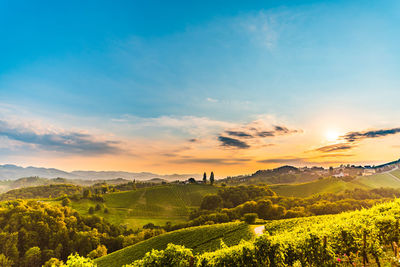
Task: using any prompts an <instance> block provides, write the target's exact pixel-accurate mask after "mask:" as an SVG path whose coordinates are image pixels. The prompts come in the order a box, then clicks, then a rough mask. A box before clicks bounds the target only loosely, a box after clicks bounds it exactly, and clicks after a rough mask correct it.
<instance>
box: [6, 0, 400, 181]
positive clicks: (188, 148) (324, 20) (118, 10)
mask: <svg viewBox="0 0 400 267" xmlns="http://www.w3.org/2000/svg"><path fill="white" fill-rule="evenodd" d="M94 5H96V8H95V9H94V8H93V6H94ZM399 14H400V3H398V2H397V1H385V2H382V1H371V2H369V3H368V4H365V3H364V2H363V1H353V2H348V1H274V2H264V1H252V2H251V3H243V2H242V1H231V2H230V3H229V5H226V3H224V2H223V1H203V2H201V3H187V2H180V1H174V2H168V3H166V2H163V1H148V2H146V3H139V2H136V1H132V2H131V1H116V2H113V3H110V2H107V1H96V2H95V1H87V2H84V3H82V2H80V1H69V2H68V3H55V2H47V1H39V2H35V3H31V2H29V1H15V2H12V3H5V2H3V3H0V22H1V23H2V24H3V25H8V26H7V27H2V28H1V29H0V34H1V36H2V40H3V41H2V42H1V43H0V51H1V52H0V56H1V58H2V60H1V61H0V163H2V164H13V165H17V166H25V167H26V166H43V168H55V169H60V170H65V171H68V172H71V171H74V170H91V171H126V172H151V173H156V174H162V175H169V174H180V173H183V174H185V173H188V174H195V173H198V174H202V173H203V172H204V170H208V173H209V172H210V171H214V173H215V174H216V176H217V177H226V176H235V175H240V174H247V173H254V172H255V171H257V170H263V169H273V168H277V167H279V166H285V165H291V166H295V167H302V166H308V167H312V166H322V167H325V168H327V167H329V166H337V165H340V164H350V165H363V166H365V165H379V164H382V163H386V162H390V161H393V160H394V159H397V158H398V156H396V155H399V154H400V142H399V134H400V123H399V122H398V119H397V118H398V117H399V115H400V110H399V109H398V107H397V103H396V101H394V100H395V99H399V98H400V90H399V85H400V78H399V77H398V73H400V64H399V62H400V60H399V59H400V58H399V55H400V53H399V46H398V43H399V41H400V40H399V39H400V29H399V28H398V27H397V25H399V22H400V16H399Z"/></svg>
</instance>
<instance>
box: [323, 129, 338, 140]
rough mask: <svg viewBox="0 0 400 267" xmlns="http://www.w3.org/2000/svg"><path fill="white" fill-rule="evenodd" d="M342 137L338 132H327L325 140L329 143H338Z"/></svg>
mask: <svg viewBox="0 0 400 267" xmlns="http://www.w3.org/2000/svg"><path fill="white" fill-rule="evenodd" d="M339 137H340V134H339V133H338V132H336V131H327V132H326V133H325V138H326V140H327V141H329V142H334V141H337V140H338V139H339Z"/></svg>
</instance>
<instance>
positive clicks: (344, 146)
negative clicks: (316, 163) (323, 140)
mask: <svg viewBox="0 0 400 267" xmlns="http://www.w3.org/2000/svg"><path fill="white" fill-rule="evenodd" d="M353 147H354V146H353V145H350V144H347V143H341V144H334V145H329V146H323V147H320V148H317V149H316V150H315V151H318V152H323V153H330V152H335V151H344V150H350V149H352V148H353Z"/></svg>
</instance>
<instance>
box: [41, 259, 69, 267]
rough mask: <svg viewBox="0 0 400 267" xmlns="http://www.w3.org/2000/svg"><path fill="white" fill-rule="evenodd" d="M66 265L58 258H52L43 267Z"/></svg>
mask: <svg viewBox="0 0 400 267" xmlns="http://www.w3.org/2000/svg"><path fill="white" fill-rule="evenodd" d="M63 265H64V263H63V262H62V261H60V260H59V259H57V258H51V259H49V260H48V261H46V262H45V263H44V264H43V267H61V266H63Z"/></svg>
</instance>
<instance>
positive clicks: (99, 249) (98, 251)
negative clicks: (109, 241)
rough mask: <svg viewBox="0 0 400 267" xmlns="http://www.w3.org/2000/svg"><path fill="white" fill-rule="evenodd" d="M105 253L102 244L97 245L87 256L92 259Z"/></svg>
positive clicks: (105, 249)
mask: <svg viewBox="0 0 400 267" xmlns="http://www.w3.org/2000/svg"><path fill="white" fill-rule="evenodd" d="M105 255H107V248H106V247H105V246H104V245H98V246H97V248H96V249H94V250H92V251H91V252H90V253H89V254H88V255H87V256H88V258H91V259H92V260H93V259H96V258H100V257H102V256H105Z"/></svg>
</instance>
